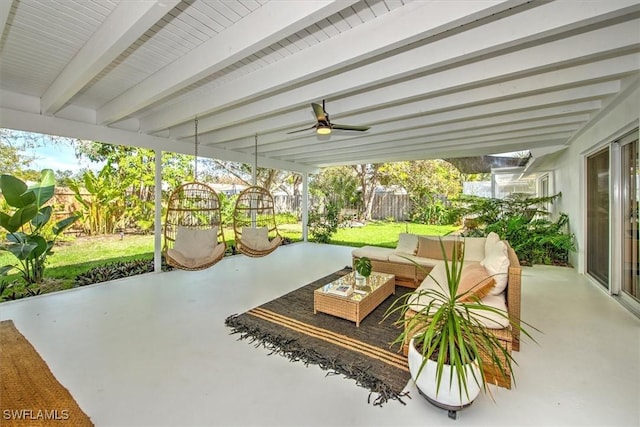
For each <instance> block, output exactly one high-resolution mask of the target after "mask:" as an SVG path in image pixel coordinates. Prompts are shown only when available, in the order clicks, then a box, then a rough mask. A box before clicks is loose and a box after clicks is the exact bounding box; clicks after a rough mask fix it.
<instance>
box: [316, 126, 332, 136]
mask: <svg viewBox="0 0 640 427" xmlns="http://www.w3.org/2000/svg"><path fill="white" fill-rule="evenodd" d="M316 132H317V133H318V135H329V134H330V133H331V127H329V126H327V125H319V126H318V128H317V129H316Z"/></svg>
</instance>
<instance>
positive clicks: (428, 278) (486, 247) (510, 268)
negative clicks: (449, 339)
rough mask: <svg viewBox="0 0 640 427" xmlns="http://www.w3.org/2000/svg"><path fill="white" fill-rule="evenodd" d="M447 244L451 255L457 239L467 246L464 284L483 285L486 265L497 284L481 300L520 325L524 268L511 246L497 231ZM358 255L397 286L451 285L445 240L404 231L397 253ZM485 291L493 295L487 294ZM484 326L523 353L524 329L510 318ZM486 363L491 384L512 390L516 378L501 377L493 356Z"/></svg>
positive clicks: (374, 250) (366, 250)
mask: <svg viewBox="0 0 640 427" xmlns="http://www.w3.org/2000/svg"><path fill="white" fill-rule="evenodd" d="M442 240H443V242H444V244H445V245H446V250H447V251H450V249H451V245H452V244H457V243H455V242H456V241H458V242H460V243H459V244H460V245H463V248H464V266H463V270H462V275H461V283H462V282H467V283H469V282H473V283H474V284H475V283H478V281H476V275H477V274H478V269H479V268H480V266H482V267H483V268H480V270H482V271H484V272H486V273H485V274H487V275H489V276H490V278H491V279H493V281H492V282H493V286H491V285H490V286H488V287H487V288H486V292H483V295H478V296H479V297H481V301H482V302H483V303H484V304H486V305H490V306H492V307H496V308H498V309H500V310H503V311H505V312H507V313H508V315H509V318H510V319H511V322H512V323H513V324H515V325H517V326H518V327H519V325H520V292H521V289H520V286H521V276H522V268H521V267H520V262H519V261H518V257H517V256H516V253H515V252H514V250H513V249H512V248H511V246H510V245H509V244H508V242H506V241H502V240H500V239H499V237H498V236H497V235H496V234H495V233H491V234H490V235H489V236H487V237H466V238H458V237H454V236H446V237H442ZM352 256H353V261H354V262H355V260H356V259H358V258H361V257H367V258H369V259H370V260H371V264H372V269H373V271H377V272H381V273H390V274H395V276H396V285H400V286H407V287H412V288H418V289H427V288H434V287H436V286H438V285H437V283H436V282H438V283H440V284H443V286H445V287H446V273H445V265H444V260H443V258H442V252H441V247H440V238H439V237H437V236H418V235H416V234H409V233H402V234H400V236H399V240H398V245H397V247H396V248H395V249H390V248H380V247H373V246H364V247H362V248H358V249H354V250H353V252H352ZM416 264H418V265H419V267H418V266H416ZM472 276H473V277H472ZM438 289H439V288H438ZM487 292H488V293H487ZM484 293H487V294H486V295H484ZM416 295H417V293H416ZM418 307H420V305H419V304H417V305H416V310H418V309H419V308H418ZM413 314H415V312H414V311H412V310H409V311H408V312H407V315H406V316H405V317H409V316H412V315H413ZM483 323H484V324H485V327H486V328H487V329H489V330H490V331H491V332H492V333H493V334H494V335H495V336H496V337H497V338H498V339H499V340H500V341H501V342H502V343H503V345H504V348H505V349H506V350H507V351H508V352H509V354H511V351H512V350H515V351H519V350H520V331H519V329H518V327H513V326H511V325H510V324H509V322H508V321H506V319H504V318H501V317H499V316H495V317H494V316H491V318H488V319H485V320H484V321H483ZM403 351H404V353H405V355H406V354H407V352H408V344H407V343H405V346H404V348H403ZM484 362H485V367H486V368H485V376H486V378H487V380H488V381H490V382H492V383H495V384H497V385H499V386H501V387H505V388H511V376H510V375H509V376H508V378H504V377H502V376H501V375H499V374H497V372H496V370H495V369H494V367H493V366H492V365H493V364H492V363H491V361H490V360H488V358H487V359H484Z"/></svg>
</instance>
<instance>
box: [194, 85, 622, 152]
mask: <svg viewBox="0 0 640 427" xmlns="http://www.w3.org/2000/svg"><path fill="white" fill-rule="evenodd" d="M619 89H620V82H619V81H611V82H600V83H594V84H591V85H588V86H586V87H576V88H569V89H563V90H557V91H551V92H546V93H538V94H535V95H529V96H524V97H520V98H515V99H506V100H501V101H495V102H489V103H479V104H473V105H472V106H470V107H463V108H458V109H455V110H445V111H442V112H435V113H431V112H429V110H427V112H426V113H425V114H424V115H419V116H417V118H416V120H421V122H422V127H427V126H433V125H435V124H439V123H446V122H459V121H465V120H470V119H473V118H486V117H491V116H494V117H495V116H498V115H501V114H505V113H510V112H527V111H531V110H535V109H539V108H542V107H548V106H558V107H564V108H565V109H566V111H567V112H571V111H582V110H580V109H582V108H587V109H591V108H594V107H597V108H599V107H601V106H602V103H601V102H600V101H598V100H597V99H598V98H600V97H603V96H607V95H612V94H615V93H616V92H617V91H618V90H619ZM588 100H593V101H592V104H588V105H581V104H578V106H574V105H572V104H576V103H581V102H584V101H588ZM394 108H395V107H394ZM397 108H404V106H403V107H397ZM408 108H411V104H409V105H408ZM389 110H393V108H391V109H389ZM413 111H416V112H417V111H425V110H424V109H422V108H420V106H414V108H413ZM390 115H391V116H393V114H390ZM414 116H415V115H414ZM412 120H413V119H405V120H397V121H395V122H392V123H390V126H389V129H387V131H388V132H389V131H392V130H396V131H398V132H400V131H402V130H403V129H402V128H403V126H404V125H406V122H408V121H409V122H410V121H412ZM376 133H377V132H376ZM360 138H363V139H365V140H371V139H372V138H376V136H375V135H363V134H358V135H354V136H350V137H340V136H337V135H336V137H335V138H334V137H333V136H332V137H331V140H330V141H325V143H324V144H330V146H331V143H332V142H334V140H335V142H336V143H338V144H340V143H341V141H343V140H346V139H360ZM318 139H319V137H317V136H316V135H311V136H306V137H298V138H292V139H291V140H288V141H286V142H276V143H273V144H270V145H269V148H270V149H273V148H287V147H291V146H292V145H298V146H304V145H306V144H311V143H317V142H318ZM203 140H204V141H207V139H206V138H203ZM268 140H270V138H269V135H265V136H264V137H262V139H261V141H262V143H263V144H266V142H265V141H268ZM240 142H241V143H242V144H243V145H245V142H243V141H240ZM240 142H235V141H234V142H232V143H230V144H233V145H234V146H235V145H239V144H240ZM205 143H206V142H205ZM219 146H220V147H224V148H227V149H229V148H231V149H237V148H236V147H228V146H227V144H221V145H219Z"/></svg>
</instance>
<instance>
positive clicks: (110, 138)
mask: <svg viewBox="0 0 640 427" xmlns="http://www.w3.org/2000/svg"><path fill="white" fill-rule="evenodd" d="M0 127H1V128H7V129H16V130H22V131H26V132H37V133H43V134H49V135H58V136H65V137H68V138H77V139H88V140H94V141H102V142H106V143H109V144H117V145H128V146H132V147H141V148H150V149H159V150H163V151H168V152H172V153H182V154H191V155H192V154H193V153H194V152H195V147H194V144H193V143H185V142H184V141H176V140H172V139H167V138H160V137H157V136H153V135H146V134H141V133H137V132H130V131H127V130H122V129H115V128H112V127H107V126H99V125H95V124H90V123H81V122H77V121H73V120H67V119H61V118H58V117H52V116H44V115H41V114H34V113H27V112H22V111H16V110H11V109H7V108H0ZM198 156H199V157H206V158H211V159H219V160H230V161H234V162H241V163H249V164H253V162H254V156H253V155H250V154H245V153H240V152H237V151H229V150H221V149H218V148H214V147H199V148H198ZM258 165H259V166H260V167H265V168H272V169H279V170H288V171H293V172H300V173H302V172H308V173H317V171H318V169H317V168H316V167H314V166H309V165H306V164H300V163H292V162H287V161H283V160H278V159H270V158H266V157H262V156H258Z"/></svg>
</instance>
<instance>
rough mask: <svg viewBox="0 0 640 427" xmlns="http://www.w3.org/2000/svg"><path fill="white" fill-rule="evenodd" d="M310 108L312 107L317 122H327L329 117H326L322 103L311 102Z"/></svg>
mask: <svg viewBox="0 0 640 427" xmlns="http://www.w3.org/2000/svg"><path fill="white" fill-rule="evenodd" d="M311 108H313V113H314V114H315V115H316V118H317V119H318V121H319V122H324V123H328V122H329V119H328V118H327V115H326V113H325V111H324V108H322V105H320V104H316V103H314V102H312V103H311Z"/></svg>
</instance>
